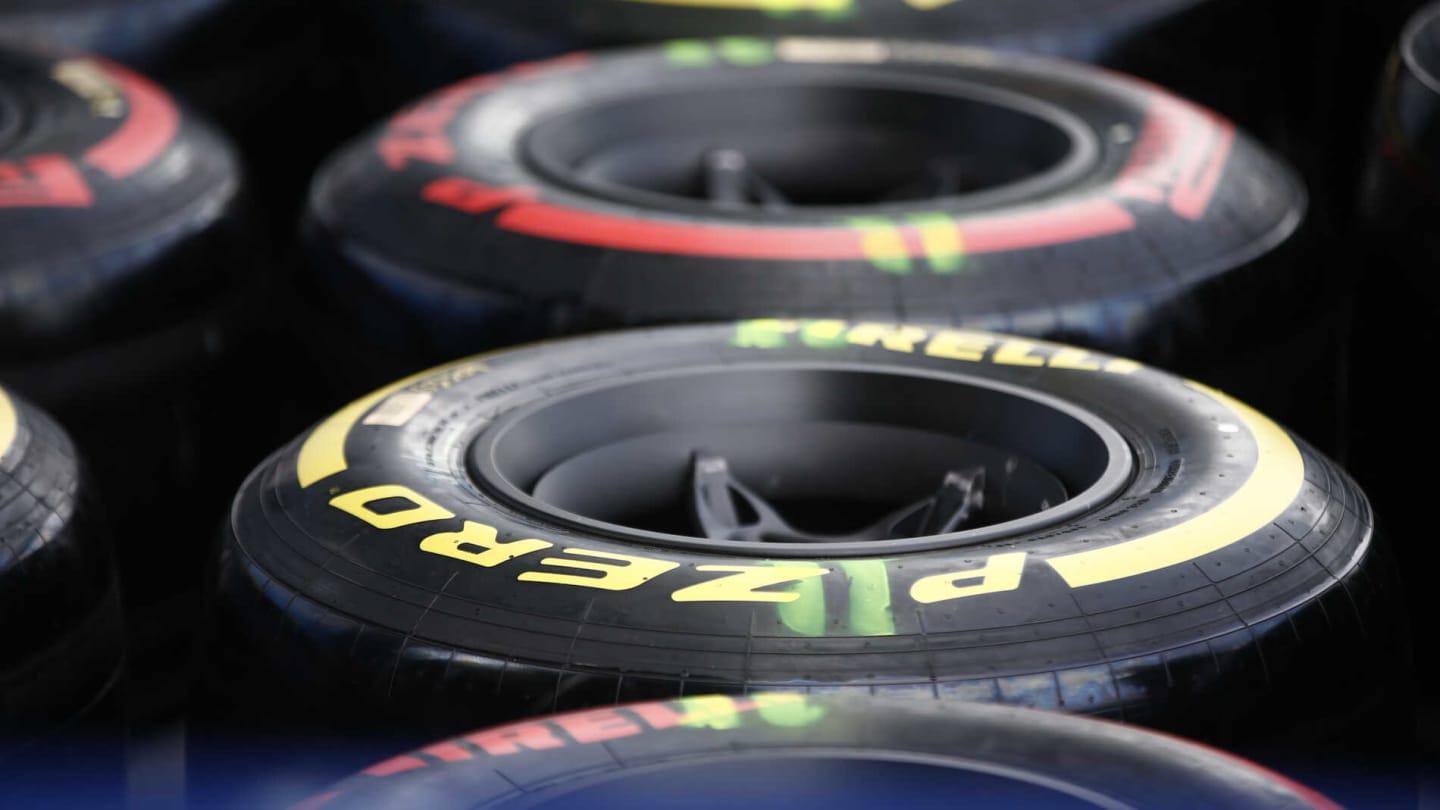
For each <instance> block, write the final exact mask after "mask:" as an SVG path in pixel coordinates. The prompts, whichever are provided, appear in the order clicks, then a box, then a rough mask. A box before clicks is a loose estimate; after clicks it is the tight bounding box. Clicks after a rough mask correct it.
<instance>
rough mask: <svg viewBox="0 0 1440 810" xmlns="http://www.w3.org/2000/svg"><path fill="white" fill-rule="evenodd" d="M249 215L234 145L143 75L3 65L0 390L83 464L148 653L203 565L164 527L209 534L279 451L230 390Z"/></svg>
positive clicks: (12, 60) (262, 420) (239, 389)
mask: <svg viewBox="0 0 1440 810" xmlns="http://www.w3.org/2000/svg"><path fill="white" fill-rule="evenodd" d="M245 207H246V186H245V181H244V179H243V177H242V175H241V171H240V165H239V162H238V159H237V157H236V155H235V153H234V150H233V149H232V148H231V146H230V144H229V142H228V141H227V140H226V139H225V138H224V137H223V136H222V135H221V134H220V133H219V132H217V131H216V130H214V129H213V128H211V127H210V126H209V125H208V124H206V123H203V122H201V121H199V120H197V118H196V117H195V116H194V115H192V114H191V113H190V112H189V111H188V110H186V109H185V108H183V107H180V106H177V104H176V103H175V102H174V101H173V100H172V99H171V97H170V96H169V95H168V94H166V93H165V92H164V91H163V90H162V89H160V88H159V87H158V86H156V85H155V84H153V83H151V82H150V81H149V80H147V79H145V78H143V77H141V76H140V75H139V74H136V73H134V72H132V71H130V70H128V69H126V68H123V67H121V66H119V65H118V64H116V63H114V62H109V61H106V60H103V59H99V58H95V57H89V56H75V55H51V54H48V53H46V54H42V53H39V52H32V51H18V50H10V51H0V343H3V346H0V380H3V381H4V383H5V384H6V385H9V386H11V387H13V388H14V390H17V391H19V392H21V393H23V394H25V395H26V396H28V397H30V398H31V399H33V400H34V401H36V402H37V403H39V404H40V405H42V406H43V407H45V408H46V409H47V410H49V411H50V412H52V413H53V414H54V415H55V416H56V417H57V418H58V419H59V420H60V421H61V422H62V423H63V424H64V425H65V427H66V429H67V430H69V431H70V432H71V433H72V434H73V435H74V436H75V439H76V442H77V443H78V444H79V446H80V447H81V450H82V452H83V453H84V454H85V456H86V457H87V459H89V460H90V463H91V464H92V466H93V469H94V470H95V473H96V477H97V481H98V484H99V487H100V491H101V494H102V497H103V498H104V499H105V505H106V507H107V512H108V515H109V519H110V520H111V522H112V534H113V536H114V537H115V541H116V545H117V552H118V559H119V563H120V568H121V572H122V573H121V579H122V584H123V587H124V591H125V594H126V601H127V604H128V606H129V607H130V608H131V609H132V610H133V611H134V612H135V614H136V616H137V617H138V618H139V619H140V620H139V622H138V623H137V628H138V631H139V633H140V635H141V636H142V638H140V639H139V647H140V648H142V649H148V648H149V647H150V646H151V642H152V641H153V642H154V643H156V644H161V645H164V644H169V643H173V642H176V641H177V640H178V639H181V638H183V636H184V632H183V630H182V629H181V628H185V627H188V626H189V625H190V624H191V623H193V622H194V621H195V619H196V615H195V608H196V606H194V605H188V604H186V603H185V602H184V600H185V599H193V598H194V597H196V596H198V592H199V590H200V587H201V581H202V579H203V574H202V564H203V562H204V561H205V560H206V559H207V558H208V557H209V556H210V555H211V553H212V548H211V547H210V546H209V545H208V544H206V543H197V542H196V541H195V540H194V538H193V537H192V536H189V535H188V534H186V533H183V532H175V531H173V530H171V529H168V528H166V527H165V525H163V524H162V523H157V519H158V517H159V516H162V515H164V516H168V519H181V518H182V516H183V519H184V520H186V522H187V523H188V522H190V521H195V522H199V523H200V524H202V525H203V524H205V523H211V524H212V525H213V524H214V523H215V522H217V521H219V520H220V518H221V517H222V515H223V514H224V504H225V501H226V500H227V498H226V494H225V493H226V491H227V490H230V489H232V488H233V486H234V485H235V484H236V483H237V482H238V481H239V479H240V478H241V477H243V474H244V470H245V469H246V468H247V467H249V466H250V465H252V464H253V463H254V462H255V455H254V454H255V453H256V451H255V444H256V442H257V441H258V442H259V443H260V446H264V443H266V442H268V441H271V440H272V439H271V437H270V436H269V435H267V434H266V432H265V430H264V429H263V427H262V426H263V425H265V424H267V419H269V418H270V417H269V413H268V411H267V410H266V409H263V408H261V409H256V412H255V413H253V414H246V413H244V412H245V411H246V406H245V405H244V404H243V403H245V402H246V400H245V398H244V397H243V392H244V391H245V390H246V387H247V386H248V385H249V384H250V380H248V379H243V378H238V379H237V377H236V376H232V375H234V373H235V367H234V365H233V363H234V361H236V359H237V358H239V357H240V356H241V350H242V349H243V348H244V347H245V344H246V343H247V341H249V340H250V339H252V337H253V336H254V334H255V324H256V323H257V322H258V321H259V319H260V314H259V313H258V312H257V311H256V310H257V308H258V307H259V306H260V302H261V301H263V300H264V295H265V285H264V283H263V279H262V278H261V277H260V273H259V272H258V268H257V267H256V266H255V262H256V260H257V258H258V256H257V255H256V253H255V252H254V251H253V250H252V240H253V230H252V229H251V228H250V227H249V226H248V222H247V218H246V211H245ZM237 416H238V418H237ZM176 599H180V600H181V601H180V602H178V603H177V602H176V601H175V600H176ZM152 635H153V636H155V637H156V638H154V639H150V640H147V638H148V637H149V636H152ZM166 674H167V677H169V678H171V679H174V678H177V677H179V678H182V679H183V673H179V672H169V673H166ZM171 685H172V686H173V685H174V684H171ZM159 691H161V692H163V691H164V690H159ZM166 699H168V700H174V698H173V697H170V698H166Z"/></svg>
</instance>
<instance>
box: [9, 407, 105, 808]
mask: <svg viewBox="0 0 1440 810" xmlns="http://www.w3.org/2000/svg"><path fill="white" fill-rule="evenodd" d="M95 510H96V502H95V494H94V492H92V491H91V490H90V482H89V481H88V480H87V478H86V477H85V475H84V473H83V471H82V468H81V465H80V464H79V463H78V462H77V460H76V454H75V448H74V446H73V445H72V444H71V443H70V440H69V438H68V437H66V435H65V434H64V432H63V431H62V430H61V429H60V428H59V426H57V425H56V424H55V423H54V422H53V421H51V420H50V419H49V418H48V417H47V416H45V415H44V414H42V413H41V412H40V411H38V410H37V409H35V408H34V407H32V406H30V405H29V404H28V403H26V402H25V401H23V400H21V399H20V398H18V397H14V396H11V395H10V394H9V393H8V392H7V391H5V390H4V389H0V778H3V779H4V781H5V796H6V798H7V800H13V801H15V802H17V803H22V804H23V803H26V801H25V800H26V799H32V798H39V797H37V796H32V795H31V794H29V793H27V792H26V788H31V789H36V790H38V789H41V788H42V786H40V785H38V784H36V783H35V781H34V780H33V779H27V778H26V777H25V774H24V773H23V768H21V767H20V764H19V763H30V764H32V765H33V764H36V763H39V764H40V765H41V766H42V767H46V768H50V769H54V770H47V774H48V775H51V776H53V775H54V773H55V771H56V770H61V769H63V768H64V767H68V766H73V765H74V764H75V762H76V761H84V762H87V763H88V764H89V765H95V766H98V770H92V771H88V772H87V773H86V774H85V776H84V777H83V778H84V779H86V780H89V781H88V783H87V787H88V788H89V789H92V790H99V791H104V790H105V789H107V788H108V789H113V788H118V786H119V785H120V782H119V781H118V780H117V779H116V777H117V776H118V774H120V773H121V771H120V769H119V764H120V761H121V760H120V749H119V746H118V742H119V735H118V733H117V730H118V728H119V723H120V720H121V715H120V712H119V710H118V707H119V704H120V697H119V690H120V685H121V679H122V674H123V673H122V670H123V665H124V660H125V646H124V632H123V625H122V621H121V610H120V599H119V596H118V591H117V589H116V580H115V568H114V564H113V561H112V557H111V554H110V548H109V540H108V537H107V536H106V532H105V526H104V525H103V523H102V522H101V521H100V520H99V518H98V517H97V514H96V511H95ZM106 741H109V742H110V743H111V744H110V745H105V744H104V743H105V742H106ZM82 757H83V759H82ZM63 763H68V765H67V764H63ZM107 766H108V769H107ZM107 776H108V777H110V778H109V779H107V778H106V777H107ZM51 787H52V789H53V783H52V784H51ZM78 795H92V794H90V793H89V792H87V791H77V796H78ZM98 795H99V794H98V793H97V794H94V795H93V796H92V797H95V796H98ZM108 798H109V799H110V800H111V801H113V800H115V799H117V798H118V793H117V794H113V795H110V796H109V797H108ZM96 806H118V802H115V803H114V804H108V803H107V804H105V805H101V804H97V805H96Z"/></svg>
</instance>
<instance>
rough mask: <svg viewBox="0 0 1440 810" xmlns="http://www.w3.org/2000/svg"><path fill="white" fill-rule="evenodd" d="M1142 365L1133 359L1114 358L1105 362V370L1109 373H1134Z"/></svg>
mask: <svg viewBox="0 0 1440 810" xmlns="http://www.w3.org/2000/svg"><path fill="white" fill-rule="evenodd" d="M1141 368H1143V366H1141V365H1140V364H1139V363H1137V362H1135V361H1134V360H1126V359H1124V358H1116V359H1114V360H1111V361H1110V362H1108V363H1106V364H1105V371H1106V373H1109V374H1134V373H1135V372H1137V371H1139V370H1140V369H1141Z"/></svg>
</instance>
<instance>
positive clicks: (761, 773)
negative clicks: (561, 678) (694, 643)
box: [305, 693, 1338, 810]
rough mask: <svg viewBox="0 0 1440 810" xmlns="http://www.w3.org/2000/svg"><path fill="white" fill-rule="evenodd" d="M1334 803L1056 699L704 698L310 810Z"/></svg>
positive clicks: (546, 722)
mask: <svg viewBox="0 0 1440 810" xmlns="http://www.w3.org/2000/svg"><path fill="white" fill-rule="evenodd" d="M899 796H903V797H904V800H903V801H904V806H905V807H907V808H912V809H913V810H940V808H951V807H955V806H956V805H957V804H962V805H964V806H970V807H1011V808H1041V807H1047V808H1057V809H1058V808H1080V807H1094V806H1102V807H1133V808H1155V809H1156V810H1159V808H1165V810H1178V809H1179V808H1195V809H1196V810H1199V808H1220V807H1223V808H1234V810H1242V809H1244V810H1260V809H1261V808H1265V810H1282V809H1286V810H1301V808H1311V810H1338V806H1337V805H1335V804H1334V803H1332V802H1331V801H1329V800H1328V799H1326V798H1325V797H1324V796H1322V795H1320V794H1318V793H1316V792H1315V791H1313V790H1311V789H1309V788H1306V787H1305V786H1303V785H1300V784H1297V783H1295V782H1292V781H1290V780H1289V779H1286V778H1285V777H1282V776H1279V775H1277V774H1275V773H1272V772H1269V771H1266V770H1264V769H1262V768H1260V767H1258V766H1256V765H1253V764H1251V763H1249V762H1246V761H1244V760H1242V759H1238V758H1236V757H1233V756H1230V755H1228V754H1225V753H1223V752H1221V751H1217V750H1214V749H1210V748H1205V747H1202V746H1199V745H1196V744H1194V743H1191V742H1187V741H1184V740H1180V739H1177V738H1174V737H1169V736H1165V735H1161V734H1156V733H1154V732H1148V731H1142V730H1140V729H1137V728H1133V727H1125V726H1120V725H1116V724H1113V723H1104V722H1099V721H1096V720H1085V719H1080V718H1076V717H1067V716H1065V715H1060V714H1055V713H1051V712H1039V711H1030V710H1025V709H1017V708H1011V707H998V706H981V705H975V704H949V705H935V704H933V703H932V704H917V703H914V702H902V701H895V700H884V699H879V698H865V699H860V700H856V699H853V698H845V697H839V696H834V695H808V696H807V695H800V694H793V693H761V694H758V695H755V696H752V697H744V698H729V697H724V696H700V697H693V698H686V699H684V700H675V701H668V702H655V703H640V704H634V705H629V706H621V707H617V708H607V709H598V710H591V711H587V712H577V713H573V714H566V715H559V716H555V717H547V718H543V719H539V720H535V721H532V722H527V723H522V724H516V725H510V726H503V727H500V728H493V729H487V730H483V731H477V732H474V733H471V734H467V735H465V736H462V737H456V738H454V739H450V740H446V741H444V742H440V743H436V744H433V745H430V746H427V747H425V748H423V749H420V750H418V751H414V752H412V753H409V754H405V755H402V756H397V757H394V758H392V759H388V760H386V761H384V762H380V763H377V764H375V765H373V766H371V767H369V768H367V769H366V770H365V771H364V772H363V773H360V774H357V775H355V776H354V777H352V778H350V779H347V780H345V781H344V782H341V783H339V784H338V785H335V786H334V787H333V788H332V789H331V790H329V791H327V792H325V793H323V794H320V795H318V796H316V797H315V799H314V800H313V801H312V802H311V803H310V804H308V805H305V806H306V807H309V808H321V807H323V808H325V810H362V809H364V808H388V807H396V806H400V805H408V804H424V806H426V807H432V808H436V810H448V809H449V808H455V809H456V810H458V809H459V808H521V807H525V808H547V810H548V809H549V808H559V807H583V808H586V810H619V808H624V807H634V806H635V803H636V801H637V800H640V799H642V797H643V802H644V803H645V805H646V806H651V807H684V808H687V810H719V809H720V808H731V807H835V808H854V807H884V806H887V805H890V804H891V803H893V802H895V801H897V797H899Z"/></svg>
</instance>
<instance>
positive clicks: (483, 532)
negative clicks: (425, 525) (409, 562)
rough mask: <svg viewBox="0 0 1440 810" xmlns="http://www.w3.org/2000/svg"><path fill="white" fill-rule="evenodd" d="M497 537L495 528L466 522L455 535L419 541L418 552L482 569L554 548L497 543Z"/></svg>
mask: <svg viewBox="0 0 1440 810" xmlns="http://www.w3.org/2000/svg"><path fill="white" fill-rule="evenodd" d="M496 536H497V535H496V531H495V527H494V526H486V525H484V524H482V523H475V522H474V521H469V520H467V521H465V526H464V528H462V529H461V530H460V531H458V532H441V533H439V534H432V535H430V536H429V537H427V538H425V539H424V540H421V541H420V550H421V551H428V552H430V553H431V554H439V555H440V556H442V557H450V558H451V559H455V560H460V561H461V562H467V563H471V564H473V565H478V566H480V567H481V568H494V567H495V566H497V565H503V564H504V563H507V562H510V561H511V560H513V559H515V558H516V557H523V556H525V555H526V554H533V553H535V552H537V551H544V550H545V549H547V548H553V547H554V545H555V544H554V543H547V542H545V541H544V540H515V541H513V542H510V543H497V542H496V541H495V540H496Z"/></svg>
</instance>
